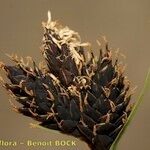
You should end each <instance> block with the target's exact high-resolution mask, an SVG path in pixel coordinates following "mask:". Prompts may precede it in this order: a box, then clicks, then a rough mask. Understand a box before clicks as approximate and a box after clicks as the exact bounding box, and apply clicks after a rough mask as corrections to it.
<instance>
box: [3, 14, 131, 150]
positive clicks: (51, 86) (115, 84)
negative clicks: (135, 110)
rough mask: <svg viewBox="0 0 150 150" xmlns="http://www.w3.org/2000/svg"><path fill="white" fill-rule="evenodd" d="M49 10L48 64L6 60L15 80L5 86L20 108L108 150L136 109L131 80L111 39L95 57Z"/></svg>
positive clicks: (95, 147)
mask: <svg viewBox="0 0 150 150" xmlns="http://www.w3.org/2000/svg"><path fill="white" fill-rule="evenodd" d="M48 14H49V18H48V21H47V22H46V23H43V28H44V37H43V45H42V54H43V56H44V58H45V60H46V63H47V67H40V66H38V65H36V64H35V62H34V61H33V60H32V59H30V61H32V64H33V67H31V66H29V65H28V63H25V62H24V61H23V60H22V59H19V58H18V57H16V56H11V59H12V60H13V61H14V62H15V64H14V65H6V64H3V63H1V68H2V69H3V70H4V71H6V74H7V77H8V78H9V79H10V83H6V82H4V81H3V86H4V87H5V88H6V90H8V91H9V92H10V93H11V95H13V96H14V97H15V99H16V100H17V102H19V103H21V104H22V107H19V108H18V107H15V109H16V110H17V111H18V112H19V113H21V114H23V115H26V116H29V117H32V118H34V119H35V120H38V121H39V122H40V125H41V126H43V127H46V128H49V129H54V130H59V131H62V132H64V133H67V134H70V135H73V136H76V137H79V138H82V139H84V140H85V141H86V142H87V143H88V144H89V145H90V146H91V149H92V150H109V148H110V146H111V144H112V143H113V141H114V140H115V138H116V137H117V135H118V133H119V132H120V130H121V129H122V127H123V125H124V123H125V122H126V120H127V118H128V116H129V114H130V111H131V107H130V104H129V102H130V98H131V92H130V89H129V81H128V80H127V79H126V77H125V76H124V75H123V68H122V66H121V65H119V64H118V59H117V58H116V60H114V61H113V60H112V52H111V50H110V49H109V47H108V43H107V42H104V44H105V48H104V49H103V50H102V49H101V50H100V55H99V58H98V60H96V58H95V56H94V54H93V52H92V51H89V50H87V49H88V43H81V41H80V36H79V35H78V33H77V32H74V31H72V30H70V29H69V28H68V27H62V26H61V25H60V24H58V23H57V22H54V21H51V19H50V18H51V17H50V13H48ZM86 54H88V55H89V56H90V57H87V55H86ZM28 60H29V58H28V59H27V62H28Z"/></svg>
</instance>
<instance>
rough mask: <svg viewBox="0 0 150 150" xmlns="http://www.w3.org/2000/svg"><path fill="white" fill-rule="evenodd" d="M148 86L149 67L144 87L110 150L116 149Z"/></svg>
mask: <svg viewBox="0 0 150 150" xmlns="http://www.w3.org/2000/svg"><path fill="white" fill-rule="evenodd" d="M149 87H150V69H149V71H148V73H147V76H146V79H145V83H144V87H143V89H142V91H141V93H140V95H139V97H138V100H137V102H136V104H135V105H134V107H133V110H132V112H131V114H130V115H129V117H128V120H127V122H126V123H125V125H124V127H123V128H122V130H121V131H120V133H119V134H118V136H117V138H116V139H115V141H114V142H113V144H112V145H111V147H110V150H116V148H117V146H118V143H119V141H120V139H121V137H122V136H123V134H124V133H125V131H126V129H127V127H128V126H129V124H130V123H131V121H132V120H133V118H134V116H135V114H136V112H137V109H138V107H139V105H140V104H141V102H142V101H143V99H144V95H145V94H146V92H147V91H148V89H149Z"/></svg>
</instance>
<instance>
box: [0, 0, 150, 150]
mask: <svg viewBox="0 0 150 150" xmlns="http://www.w3.org/2000/svg"><path fill="white" fill-rule="evenodd" d="M48 10H50V11H51V13H52V19H53V20H59V21H60V22H61V23H62V24H63V25H67V26H69V27H70V28H71V29H73V30H75V31H77V32H79V34H80V35H81V38H82V41H88V42H91V43H92V45H93V46H92V47H93V49H94V51H95V53H97V51H96V49H98V46H97V44H96V39H99V38H100V37H101V36H103V35H105V36H106V37H107V39H108V41H109V43H110V46H111V47H113V48H114V49H116V48H119V49H120V51H121V52H122V53H123V54H125V55H126V60H125V63H126V64H127V69H126V75H127V76H128V78H129V79H130V80H131V81H132V86H133V87H134V86H137V87H138V88H137V90H136V93H135V95H134V96H133V98H132V99H133V101H135V100H136V99H137V96H138V95H139V92H140V91H141V89H142V87H143V84H144V79H145V76H146V73H147V71H148V68H149V66H150V1H148V0H132V1H131V0H111V1H110V0H93V1H92V0H74V1H71V0H63V1H62V0H5V1H4V0H0V60H1V61H5V62H7V63H10V61H9V59H8V58H7V57H6V56H5V54H4V53H9V54H12V53H17V54H18V55H19V56H32V57H33V58H34V60H36V61H37V62H39V61H41V60H42V56H41V52H40V46H41V39H42V35H43V29H42V26H41V22H42V21H46V20H47V11H48ZM9 98H10V97H9V96H8V93H7V92H6V91H5V90H4V89H3V88H1V87H0V101H1V103H0V140H1V139H2V140H16V141H26V140H28V139H33V140H57V139H60V140H62V139H68V138H69V139H70V140H77V139H75V138H73V137H68V136H66V135H63V134H60V133H54V132H51V131H50V132H46V131H45V130H41V129H31V128H29V123H34V121H33V120H32V119H30V118H27V117H24V116H22V115H19V114H17V113H15V112H13V111H12V110H11V107H10V104H9V101H8V99H9ZM149 142H150V92H149V94H146V95H145V97H144V101H143V103H142V105H141V106H140V108H139V109H138V113H137V114H136V116H135V118H134V120H133V122H132V124H131V125H130V127H129V128H128V130H127V132H126V134H125V135H124V136H123V138H122V140H121V142H120V144H119V147H118V150H141V149H144V150H148V149H150V144H149ZM83 148H84V149H85V150H89V148H88V146H87V144H86V143H84V142H82V141H79V140H77V146H76V147H64V148H63V147H49V148H45V149H52V150H55V149H56V150H60V149H65V150H67V149H68V150H77V149H78V150H81V149H83ZM0 149H13V148H12V147H10V148H8V147H7V148H6V147H5V148H4V147H1V146H0ZM14 149H16V150H20V149H21V150H27V149H34V148H29V147H26V146H25V145H20V146H18V147H15V148H14ZM35 149H38V150H39V149H41V150H42V149H44V148H37V147H36V148H35Z"/></svg>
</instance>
